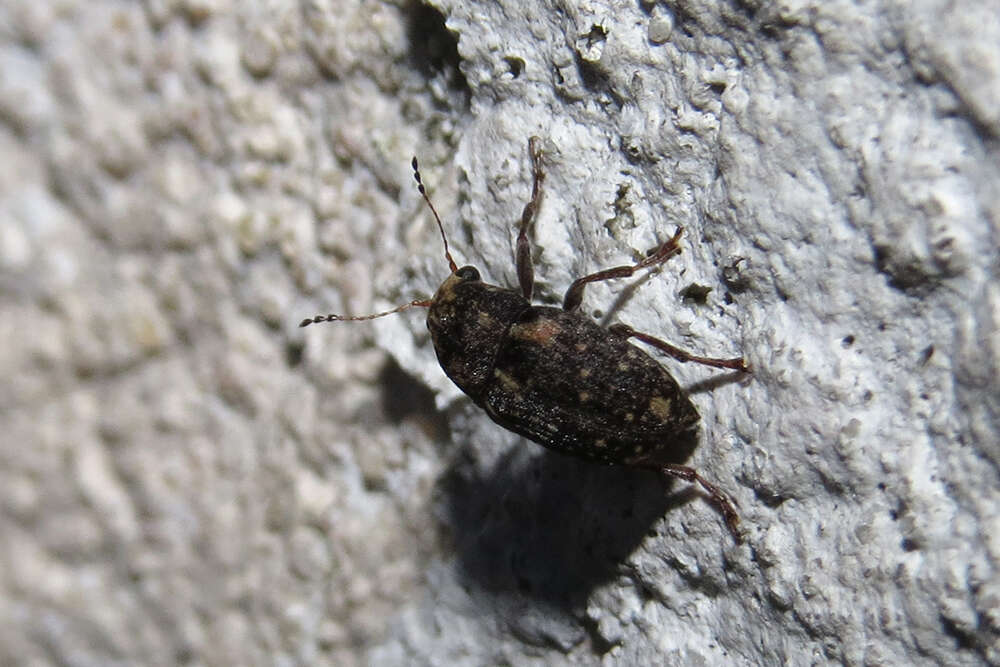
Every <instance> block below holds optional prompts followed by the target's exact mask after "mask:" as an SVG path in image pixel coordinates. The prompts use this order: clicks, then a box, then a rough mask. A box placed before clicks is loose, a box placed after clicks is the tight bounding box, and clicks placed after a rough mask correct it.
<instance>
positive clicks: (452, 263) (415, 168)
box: [410, 155, 458, 273]
mask: <svg viewBox="0 0 1000 667" xmlns="http://www.w3.org/2000/svg"><path fill="white" fill-rule="evenodd" d="M410 164H411V165H412V167H413V178H415V179H416V180H417V190H419V191H420V195H421V196H422V197H423V198H424V201H425V202H427V205H428V206H430V207H431V213H433V214H434V219H435V220H437V223H438V229H440V230H441V240H442V241H444V256H445V257H447V258H448V268H449V269H451V272H452V273H455V271H458V265H457V264H455V260H454V259H452V258H451V253H450V252H448V237H447V236H445V235H444V225H442V224H441V216H439V215H438V212H437V209H436V208H434V204H432V203H431V198H430V197H428V196H427V188H425V187H424V182H423V181H422V180H420V169H419V167H418V166H417V156H416V155H414V156H413V162H411V163H410Z"/></svg>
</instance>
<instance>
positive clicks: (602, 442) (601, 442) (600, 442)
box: [594, 438, 608, 448]
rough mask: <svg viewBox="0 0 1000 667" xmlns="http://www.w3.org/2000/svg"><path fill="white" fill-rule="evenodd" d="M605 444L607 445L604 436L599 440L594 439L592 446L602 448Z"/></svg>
mask: <svg viewBox="0 0 1000 667" xmlns="http://www.w3.org/2000/svg"><path fill="white" fill-rule="evenodd" d="M607 446H608V441H607V440H605V439H604V438H600V439H599V440H594V447H598V448H604V447H607Z"/></svg>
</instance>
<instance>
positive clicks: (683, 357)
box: [608, 323, 749, 373]
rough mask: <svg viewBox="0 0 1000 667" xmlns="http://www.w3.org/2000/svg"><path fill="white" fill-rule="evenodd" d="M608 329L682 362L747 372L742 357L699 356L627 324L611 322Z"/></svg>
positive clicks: (745, 363)
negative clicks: (639, 341)
mask: <svg viewBox="0 0 1000 667" xmlns="http://www.w3.org/2000/svg"><path fill="white" fill-rule="evenodd" d="M608 331H609V332H610V333H613V334H617V335H619V336H623V337H625V338H635V339H636V340H641V341H642V342H643V343H646V344H647V345H652V346H653V347H655V348H656V349H657V350H660V351H661V352H664V353H666V354H669V355H670V356H671V357H673V358H674V359H676V360H677V361H679V362H681V363H684V362H685V361H693V362H694V363H696V364H702V365H704V366H712V367H714V368H731V369H733V370H734V371H743V372H744V373H746V372H748V371H749V369H748V368H747V362H746V360H745V359H743V357H737V358H736V359H714V358H712V357H699V356H698V355H696V354H691V353H690V352H686V351H685V350H682V349H681V348H679V347H675V346H673V345H671V344H670V343H668V342H667V341H665V340H660V339H659V338H656V337H655V336H650V335H649V334H645V333H642V332H641V331H636V330H635V329H633V328H632V327H630V326H629V325H627V324H620V323H619V324H612V325H611V326H610V327H608Z"/></svg>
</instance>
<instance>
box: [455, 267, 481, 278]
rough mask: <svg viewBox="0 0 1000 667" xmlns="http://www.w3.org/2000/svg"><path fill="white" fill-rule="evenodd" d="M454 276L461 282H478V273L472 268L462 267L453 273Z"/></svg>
mask: <svg viewBox="0 0 1000 667" xmlns="http://www.w3.org/2000/svg"><path fill="white" fill-rule="evenodd" d="M455 275H456V276H458V277H459V278H461V279H462V280H479V271H477V270H476V267H474V266H463V267H462V268H460V269H459V270H458V271H456V272H455Z"/></svg>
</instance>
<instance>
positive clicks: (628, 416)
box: [625, 412, 635, 422]
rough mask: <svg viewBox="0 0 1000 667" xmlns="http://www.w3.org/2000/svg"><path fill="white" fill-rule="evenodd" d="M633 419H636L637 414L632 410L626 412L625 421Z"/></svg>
mask: <svg viewBox="0 0 1000 667" xmlns="http://www.w3.org/2000/svg"><path fill="white" fill-rule="evenodd" d="M633 419H635V415H634V414H632V413H631V412H626V413H625V421H627V422H630V421H632V420H633Z"/></svg>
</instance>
